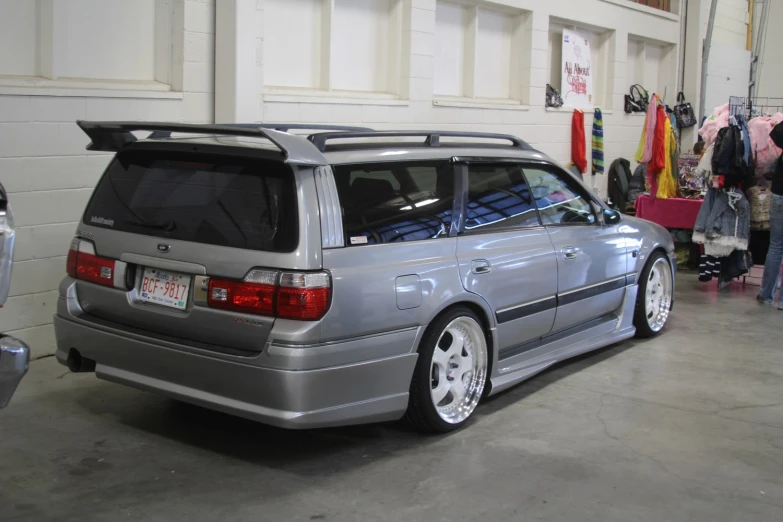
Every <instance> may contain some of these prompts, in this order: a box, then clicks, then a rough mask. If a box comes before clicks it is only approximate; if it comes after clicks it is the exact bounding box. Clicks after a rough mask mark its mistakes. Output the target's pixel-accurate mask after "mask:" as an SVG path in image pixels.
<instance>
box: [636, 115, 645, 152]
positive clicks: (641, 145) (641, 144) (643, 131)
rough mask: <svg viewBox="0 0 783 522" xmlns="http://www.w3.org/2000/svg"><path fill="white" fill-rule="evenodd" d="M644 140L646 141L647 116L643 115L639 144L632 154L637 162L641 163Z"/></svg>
mask: <svg viewBox="0 0 783 522" xmlns="http://www.w3.org/2000/svg"><path fill="white" fill-rule="evenodd" d="M646 141H647V116H645V117H644V125H642V137H641V138H640V139H639V146H638V147H637V148H636V156H634V158H635V159H636V162H637V163H641V162H642V159H643V158H644V144H645V142H646Z"/></svg>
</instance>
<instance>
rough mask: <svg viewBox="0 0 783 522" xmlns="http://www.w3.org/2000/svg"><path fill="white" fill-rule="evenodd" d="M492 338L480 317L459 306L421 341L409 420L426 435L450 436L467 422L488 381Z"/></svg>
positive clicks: (438, 320)
mask: <svg viewBox="0 0 783 522" xmlns="http://www.w3.org/2000/svg"><path fill="white" fill-rule="evenodd" d="M487 367H488V357H487V337H486V335H485V333H484V329H483V328H482V327H481V323H480V321H479V319H478V318H477V317H476V315H475V314H474V313H473V312H472V311H470V310H469V309H467V308H461V307H460V308H455V309H453V310H450V311H449V312H447V313H445V314H443V315H442V316H440V317H439V318H437V319H436V320H435V321H434V322H433V323H432V324H431V325H430V326H429V328H428V329H427V333H425V334H424V337H423V338H422V341H421V346H420V348H419V359H418V361H417V362H416V370H415V371H414V374H413V380H412V381H411V388H410V397H409V399H408V411H407V413H406V418H407V419H408V420H409V421H410V422H411V423H412V424H413V425H414V426H416V427H417V428H418V429H420V430H421V431H425V432H429V433H446V432H449V431H452V430H455V429H457V428H459V427H461V426H462V425H464V424H465V422H467V420H468V418H469V417H470V415H471V414H472V413H473V411H474V410H475V409H476V406H477V405H478V403H479V400H480V399H481V395H482V393H483V391H484V384H485V383H486V380H487Z"/></svg>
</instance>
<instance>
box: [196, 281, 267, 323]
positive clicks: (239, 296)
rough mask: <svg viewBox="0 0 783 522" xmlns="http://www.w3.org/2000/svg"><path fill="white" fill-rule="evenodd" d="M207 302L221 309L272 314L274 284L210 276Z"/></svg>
mask: <svg viewBox="0 0 783 522" xmlns="http://www.w3.org/2000/svg"><path fill="white" fill-rule="evenodd" d="M207 303H208V304H209V306H211V307H212V308H220V309H222V310H235V311H237V312H247V313H251V314H259V315H272V314H273V313H274V311H275V285H269V284H264V283H246V282H243V281H225V280H222V279H214V278H211V279H210V280H209V293H208V294H207Z"/></svg>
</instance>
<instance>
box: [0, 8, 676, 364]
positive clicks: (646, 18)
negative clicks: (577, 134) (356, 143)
mask: <svg viewBox="0 0 783 522" xmlns="http://www.w3.org/2000/svg"><path fill="white" fill-rule="evenodd" d="M41 1H44V2H47V1H49V0H41ZM66 1H68V0H56V3H58V4H60V3H62V2H66ZM79 1H83V0H79ZM146 1H147V0H145V2H146ZM154 1H155V4H154V5H155V11H154V13H155V14H154V18H156V19H157V18H158V17H159V14H160V13H161V12H166V11H165V7H166V6H165V5H162V4H161V3H160V2H164V3H166V2H170V4H167V5H168V7H169V8H170V9H171V13H172V14H171V32H170V37H171V44H170V45H167V44H164V43H162V42H165V41H164V40H161V38H160V33H161V30H160V26H159V24H155V26H154V27H155V28H154V29H153V30H154V34H155V42H156V43H155V45H154V47H153V56H154V60H152V59H150V58H149V56H150V54H149V50H148V49H147V50H145V51H144V52H143V53H141V52H140V53H137V54H134V55H133V59H140V60H142V59H141V58H138V57H140V56H146V57H147V58H144V59H143V60H142V61H143V63H144V67H143V68H139V69H134V70H136V71H137V72H135V73H134V77H135V78H149V76H150V70H152V71H154V78H155V79H156V80H157V81H158V82H159V83H157V84H143V85H134V84H132V83H131V84H129V83H127V82H126V83H122V82H117V81H115V82H114V83H113V84H110V85H106V84H102V83H100V82H98V81H97V80H96V81H94V82H93V83H88V84H84V83H83V82H82V83H78V82H77V83H74V82H72V81H69V80H57V81H50V80H46V79H43V78H39V79H37V80H24V81H22V80H20V79H19V78H18V76H19V75H20V74H26V73H29V72H30V71H31V70H30V69H27V70H25V71H24V72H20V71H22V70H23V69H21V68H19V66H18V64H17V63H16V62H14V61H13V60H15V59H16V58H14V57H10V55H8V54H0V181H2V182H3V183H4V184H5V185H6V188H7V189H8V190H9V192H10V193H11V197H12V202H13V206H14V209H15V211H16V213H17V221H18V224H19V226H20V229H19V243H18V245H19V247H18V248H19V249H18V252H17V254H16V259H15V266H14V270H15V274H14V282H13V287H12V291H11V297H10V298H9V301H8V303H7V305H6V307H5V308H4V309H3V311H2V313H0V330H2V331H11V332H13V333H15V334H17V335H19V336H20V337H22V338H23V339H26V340H28V341H29V342H30V343H31V344H32V346H33V349H34V351H35V354H36V355H41V354H45V353H52V351H53V348H54V344H53V337H52V327H51V316H52V314H53V312H54V304H55V300H56V296H57V293H56V288H57V284H58V282H59V280H60V279H61V277H62V275H63V273H64V263H65V254H66V252H67V248H68V244H69V242H70V239H71V237H72V234H73V230H74V228H75V225H76V222H77V220H78V219H79V216H80V214H81V212H82V210H83V208H84V205H85V203H86V201H87V198H88V197H89V195H90V192H91V189H92V187H93V186H94V184H95V181H96V180H97V178H98V176H100V174H101V169H102V168H103V166H104V165H105V164H106V162H107V161H108V157H107V156H106V155H103V154H94V153H87V152H86V151H85V150H84V147H85V145H86V143H87V138H86V137H85V136H84V135H82V133H81V132H80V131H79V130H78V128H77V127H76V126H75V125H74V123H73V122H74V120H76V119H93V120H111V119H118V120H123V119H130V120H145V119H146V120H172V121H191V122H208V121H214V119H215V116H216V114H215V105H216V104H217V105H218V106H219V107H220V110H219V115H218V118H219V119H220V121H238V120H242V121H253V120H256V121H257V120H263V121H268V122H283V121H286V122H304V123H335V124H356V125H366V126H371V127H375V128H378V129H402V128H414V129H429V128H440V129H444V130H467V131H486V132H503V133H511V134H515V135H518V136H520V137H522V138H523V139H525V140H527V141H529V142H530V143H531V144H533V145H534V146H536V147H538V148H539V149H541V150H542V151H543V152H545V153H547V154H549V155H550V156H552V157H553V158H554V159H555V160H557V161H560V162H562V163H567V162H568V161H569V160H570V147H571V117H572V113H571V112H570V111H568V110H556V109H555V110H553V109H546V108H545V107H544V98H545V87H546V84H547V82H548V81H549V79H550V78H551V77H552V74H551V73H552V72H553V71H550V64H554V63H557V66H558V69H559V59H558V60H555V59H554V58H553V57H551V56H549V41H550V35H551V33H552V32H553V31H556V30H557V27H558V24H560V25H561V26H562V25H564V24H565V25H568V26H571V25H574V26H578V27H580V28H584V29H587V30H590V31H593V32H594V33H595V36H596V38H597V41H596V42H593V46H594V53H595V52H596V51H595V48H598V49H600V51H599V53H598V60H600V62H601V63H600V67H599V69H598V70H599V71H600V72H601V76H600V77H599V78H598V79H597V81H596V84H597V89H598V90H599V91H600V92H601V98H600V103H601V107H602V109H604V131H605V155H606V163H607V165H608V164H610V163H611V162H612V161H613V160H614V159H615V158H617V157H621V156H622V157H626V158H632V157H633V154H634V152H635V150H636V146H637V143H638V139H639V136H640V133H641V127H642V122H643V118H640V117H639V116H629V115H626V114H624V113H623V111H622V106H623V95H624V94H625V93H626V92H627V91H628V87H629V85H630V83H631V80H630V79H629V78H627V75H629V70H634V71H635V70H637V69H638V70H640V71H642V74H644V75H646V74H648V70H649V69H650V67H648V66H647V64H646V62H645V58H644V57H643V58H641V61H642V62H641V64H635V65H633V66H630V65H628V64H627V62H628V60H629V51H628V49H629V47H628V39H629V35H633V37H634V38H637V39H640V40H643V41H645V42H651V41H652V42H656V43H657V44H658V45H661V46H664V47H666V46H669V47H666V48H667V49H670V50H672V51H676V48H675V47H674V46H676V45H677V42H678V39H679V31H678V26H679V24H678V20H677V18H676V17H673V16H672V15H668V14H665V13H655V12H651V11H650V10H644V9H639V8H638V6H636V5H635V4H633V3H630V2H627V3H625V2H621V1H620V0H548V1H547V2H540V1H538V0H497V1H492V2H483V1H482V2H480V6H479V7H480V9H478V10H476V9H475V6H476V5H477V3H476V2H472V1H471V0H465V1H462V0H460V1H461V2H462V4H463V5H467V6H468V7H469V8H470V9H472V10H473V12H475V13H478V15H479V18H474V19H473V22H474V23H473V24H472V25H471V24H470V23H468V21H467V19H462V20H461V19H460V17H461V16H462V15H455V14H454V10H452V11H451V12H450V13H449V12H438V13H436V8H438V7H442V6H443V5H446V4H441V3H440V2H436V0H367V1H361V2H359V1H358V0H218V3H219V5H218V9H219V10H221V13H223V14H224V15H225V16H224V17H223V18H221V17H217V18H218V19H222V20H223V22H222V23H221V27H222V28H223V29H222V30H221V35H220V36H219V37H218V38H217V41H218V42H219V43H220V52H219V53H218V58H219V64H218V68H219V70H220V71H221V73H220V74H219V75H218V78H216V76H215V67H216V65H215V60H216V54H215V46H216V39H215V25H216V15H215V0H154ZM456 1H457V0H453V2H454V3H456ZM0 2H6V3H8V0H0ZM11 2H13V3H14V4H16V1H15V0H11ZM235 2H236V3H235ZM126 4H128V5H127V6H126V8H130V6H131V5H135V2H134V3H133V4H131V3H130V2H126ZM9 5H10V3H9ZM231 5H234V6H235V8H232V9H228V8H226V6H229V7H230V6H231ZM236 6H239V7H236ZM2 7H3V8H5V7H6V6H5V5H2ZM138 9H141V11H139V12H140V13H142V14H144V16H142V17H141V18H147V19H149V11H148V10H147V9H148V4H144V6H143V7H142V6H139V7H138ZM224 9H225V11H224ZM446 9H447V10H448V6H446ZM485 11H486V13H487V14H488V16H486V17H484V21H483V22H482V21H481V17H480V14H481V13H482V12H485ZM468 18H469V17H468ZM21 19H24V16H22V17H21ZM291 20H297V21H298V22H299V23H300V24H301V25H299V24H293V23H292V22H291ZM436 20H437V22H436ZM115 23H120V22H115ZM449 23H451V25H453V26H455V27H460V26H462V28H461V29H460V30H459V32H457V29H455V28H451V29H449V28H448V24H449ZM302 26H304V27H307V28H309V29H311V30H312V34H309V35H306V36H305V35H303V34H302V33H304V32H308V31H303V30H302ZM471 27H473V28H475V32H473V33H472V32H471ZM149 30H150V29H149V24H147V25H145V28H144V29H143V31H149ZM292 31H293V32H296V38H291V37H290V34H291V32H292ZM18 33H19V31H17V32H16V33H15V34H17V36H18V37H21V35H20V34H18ZM120 33H121V31H119V30H117V31H114V32H113V34H120ZM2 34H4V31H0V35H2ZM469 39H472V41H473V43H474V46H473V47H472V49H473V51H472V55H471V56H468V55H469V54H471V53H468V52H466V50H465V48H464V46H465V44H464V42H466V41H467V40H469ZM39 40H40V39H39ZM44 40H45V39H44ZM17 41H21V40H17V39H12V43H14V42H17ZM632 45H633V44H632ZM461 46H462V48H461ZM166 49H169V51H170V58H169V60H170V64H171V65H170V67H169V68H168V72H166V71H162V70H161V66H160V63H161V61H160V60H159V56H160V54H161V52H162V51H165V50H166ZM0 52H2V50H0ZM631 54H632V55H633V53H631ZM654 54H655V53H654V52H653V53H651V56H654ZM53 55H54V57H55V58H56V57H57V56H58V54H57V53H53ZM643 56H646V55H643ZM164 58H165V56H164ZM153 61H154V68H153V69H150V68H149V66H150V64H151V63H153ZM675 62H676V60H674V61H671V60H669V61H668V62H666V61H663V60H662V61H660V62H659V63H657V64H656V65H655V67H652V68H653V69H655V71H656V74H657V76H658V77H662V76H665V75H670V76H674V74H675V70H676V63H675ZM448 64H454V67H453V69H452V68H450V67H449V66H448ZM112 67H113V66H107V67H106V68H105V69H104V71H103V73H100V72H98V71H94V72H93V73H91V74H94V75H95V76H97V77H99V78H100V79H104V80H105V79H109V76H110V74H113V73H112V71H114V69H112ZM142 70H143V73H142V72H139V71H142ZM467 70H470V71H471V74H470V75H469V79H468V80H466V78H468V75H467V74H465V71H467ZM35 72H36V74H41V73H40V69H36V71H35ZM164 72H166V74H165V75H164V74H163V73H164ZM9 74H10V75H16V78H10V79H9V78H8V77H7V76H3V75H9ZM227 75H230V76H231V78H228V77H227ZM164 76H167V77H168V78H167V79H166V81H165V82H163V83H160V82H161V81H162V78H163V77H164ZM460 77H462V79H463V81H462V83H460ZM126 78H127V77H126ZM164 83H165V85H164ZM658 83H660V82H658ZM216 85H217V86H218V89H219V91H220V92H221V95H220V99H219V100H216V96H215V89H216ZM466 85H467V86H469V87H470V89H465V86H466ZM108 87H111V88H108ZM468 91H470V92H468ZM440 95H450V96H445V97H444V96H440ZM216 101H217V102H219V103H216ZM585 119H586V122H585V125H586V129H585V130H586V134H587V136H588V137H589V135H590V129H591V126H592V117H591V115H589V114H588V115H587V117H586V118H585ZM588 151H589V147H588ZM588 155H589V154H588ZM595 185H596V187H597V189H598V191H599V193H602V194H604V193H605V177H601V178H598V179H596V180H595Z"/></svg>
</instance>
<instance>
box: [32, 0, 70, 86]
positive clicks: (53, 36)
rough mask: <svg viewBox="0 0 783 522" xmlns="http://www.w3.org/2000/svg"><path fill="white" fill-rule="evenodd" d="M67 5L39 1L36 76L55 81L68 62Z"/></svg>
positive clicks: (61, 74)
mask: <svg viewBox="0 0 783 522" xmlns="http://www.w3.org/2000/svg"><path fill="white" fill-rule="evenodd" d="M67 7H68V6H67V5H66V3H65V2H55V0H41V2H40V4H39V6H38V13H39V18H38V20H39V21H38V23H39V27H38V74H39V75H40V76H43V77H44V78H49V79H51V80H56V79H58V78H60V77H61V76H63V73H64V71H65V70H66V69H65V67H66V65H67V60H68V44H67V38H68V32H67V31H68V24H67V23H66V22H65V18H66V12H65V9H67Z"/></svg>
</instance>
